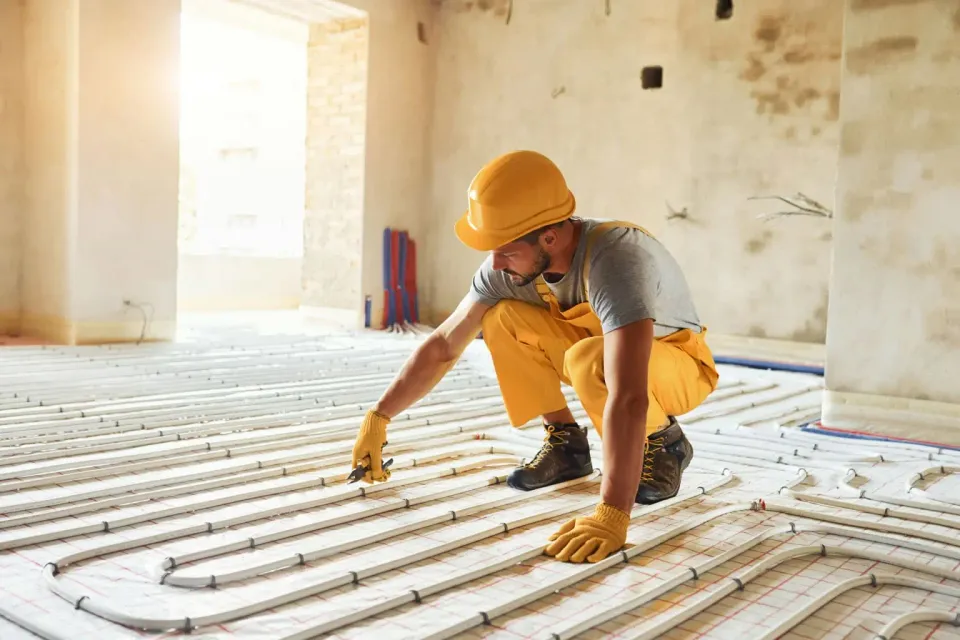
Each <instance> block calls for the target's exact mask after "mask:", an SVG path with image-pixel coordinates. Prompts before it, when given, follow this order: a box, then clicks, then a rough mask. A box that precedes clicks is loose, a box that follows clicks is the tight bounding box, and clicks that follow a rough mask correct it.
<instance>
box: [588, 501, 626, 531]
mask: <svg viewBox="0 0 960 640" xmlns="http://www.w3.org/2000/svg"><path fill="white" fill-rule="evenodd" d="M593 517H594V518H596V519H597V520H598V521H599V522H602V523H603V524H605V525H607V526H609V527H612V528H614V529H616V530H618V531H619V530H623V529H626V528H627V524H628V523H629V522H630V514H629V513H626V512H624V511H621V510H620V509H618V508H616V507H615V506H613V505H610V504H607V503H606V502H601V503H600V504H598V505H597V508H596V510H595V511H594V513H593Z"/></svg>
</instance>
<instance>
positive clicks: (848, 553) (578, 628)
mask: <svg viewBox="0 0 960 640" xmlns="http://www.w3.org/2000/svg"><path fill="white" fill-rule="evenodd" d="M722 512H723V510H722V509H721V510H718V511H717V512H710V513H709V514H706V516H708V521H714V520H716V519H717V518H718V517H722V516H723V515H726V514H725V513H722ZM702 519H703V518H701V519H699V520H698V521H697V522H698V523H699V522H701V521H702ZM683 532H684V531H680V530H676V529H674V530H670V531H669V532H668V533H672V534H673V535H679V533H683ZM808 533H819V534H829V535H836V536H843V537H848V538H852V539H861V540H868V541H870V542H878V543H880V544H885V545H888V546H902V543H901V541H900V540H898V539H897V538H893V537H890V536H878V535H871V534H864V533H861V532H858V531H856V530H855V529H847V528H841V527H833V526H830V525H820V524H814V525H809V526H807V525H799V526H798V525H797V524H795V523H790V525H789V526H785V527H778V528H776V529H773V530H768V531H765V532H763V533H760V534H757V535H755V536H753V537H752V538H750V539H749V540H747V541H745V542H743V543H741V544H739V545H737V546H736V547H734V548H732V549H729V550H728V551H726V552H724V553H723V554H721V555H718V556H714V557H712V558H709V559H708V560H705V561H703V562H700V563H698V564H696V565H686V566H683V567H681V568H679V569H678V570H676V571H673V572H670V573H667V574H665V575H663V576H662V582H660V583H659V584H657V585H656V586H655V587H653V588H650V589H647V590H645V591H644V592H642V593H640V594H638V595H637V596H635V597H633V598H631V599H629V600H627V601H625V602H623V603H621V604H619V605H617V606H615V607H612V608H610V609H607V610H605V611H603V612H600V613H591V614H590V615H588V616H587V617H586V618H585V619H582V620H576V619H574V621H572V624H567V625H566V626H564V627H562V628H560V629H555V630H554V631H553V632H552V633H551V634H550V637H552V638H554V639H555V640H570V639H572V638H574V637H576V636H577V635H579V634H581V633H583V632H585V631H587V630H589V629H593V628H595V627H597V626H600V625H602V624H605V623H607V622H610V621H612V620H614V619H615V618H617V617H619V616H621V615H624V614H626V613H629V612H631V611H633V610H634V609H637V608H639V607H642V606H644V605H646V604H648V603H650V602H652V601H653V600H656V599H657V598H660V597H662V596H663V595H665V594H666V593H668V592H670V591H672V590H674V589H676V588H678V587H680V586H681V585H683V584H685V583H687V582H690V581H693V580H698V579H699V578H700V576H703V575H706V574H707V573H708V572H710V571H712V570H714V569H716V568H717V567H719V566H720V565H722V564H724V563H726V562H729V561H731V560H733V559H734V558H736V557H738V556H740V555H742V554H744V553H747V552H749V551H750V550H752V549H754V548H755V547H757V546H758V545H760V544H761V543H763V542H766V541H768V540H771V539H773V538H777V537H780V536H784V535H788V534H789V535H793V536H799V535H804V534H808ZM670 537H673V536H670ZM646 546H647V545H644V547H646ZM911 548H913V549H915V550H918V551H923V552H926V553H931V554H933V555H943V554H942V553H941V551H942V550H941V549H939V548H938V547H934V546H932V545H922V544H913V545H912V546H911ZM810 555H823V556H826V555H830V556H834V557H836V556H839V557H851V558H862V559H867V560H874V561H878V562H890V560H888V558H889V555H887V554H882V553H878V552H874V551H868V550H857V549H849V548H846V547H834V546H828V545H824V544H815V545H807V546H802V547H797V548H795V549H790V550H787V551H781V552H779V553H776V554H774V555H772V556H769V557H767V558H765V559H764V560H762V561H760V562H758V563H755V564H754V565H752V566H749V567H747V568H746V569H744V570H743V571H740V572H738V573H735V574H733V575H732V576H727V577H726V578H723V579H721V582H722V583H723V584H722V586H720V587H719V588H717V589H712V590H711V591H709V592H707V593H706V595H705V596H703V597H700V598H699V599H696V600H693V602H692V604H688V605H687V606H684V607H682V608H680V609H679V611H677V610H671V611H669V612H668V613H667V614H666V615H663V616H657V617H654V618H652V619H650V620H648V621H647V623H646V624H644V625H643V626H642V627H640V628H639V629H635V630H634V631H633V635H630V636H624V637H630V638H632V639H633V640H638V639H642V640H652V639H654V638H658V637H660V636H661V635H662V634H665V633H667V632H669V631H670V630H671V629H674V628H676V627H677V626H678V625H680V624H683V622H685V621H686V620H689V619H690V618H692V617H694V616H695V615H697V614H699V613H701V612H703V611H704V610H706V609H708V608H709V607H711V606H713V605H715V604H717V603H718V602H720V601H721V600H722V599H723V598H725V597H726V596H728V595H730V594H731V593H733V592H734V591H742V590H743V589H744V586H745V585H747V584H748V583H749V582H750V581H751V580H753V579H755V578H757V577H758V576H760V575H761V574H762V573H764V572H766V571H768V570H770V569H773V568H775V567H776V566H778V565H780V564H782V563H784V562H787V561H789V560H793V559H795V558H800V557H804V556H810ZM892 563H893V564H896V565H898V566H901V567H903V568H908V569H914V570H918V571H926V569H927V565H924V564H920V563H916V562H913V561H906V560H905V561H900V560H897V559H894V560H893V561H892ZM926 572H927V573H929V571H926ZM934 572H935V573H936V574H937V575H938V576H939V577H945V578H953V579H956V578H957V577H958V576H960V574H957V573H956V572H952V571H947V570H944V569H937V570H935V571H934ZM688 602H690V601H689V600H688Z"/></svg>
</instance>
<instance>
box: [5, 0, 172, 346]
mask: <svg viewBox="0 0 960 640" xmlns="http://www.w3.org/2000/svg"><path fill="white" fill-rule="evenodd" d="M23 6H24V18H23V29H24V31H23V33H24V78H25V90H24V113H25V117H24V121H25V122H24V128H23V131H24V139H25V141H26V143H25V147H24V149H25V151H24V166H25V175H26V181H25V183H24V184H25V194H26V216H25V218H24V222H23V226H22V229H23V231H22V233H23V243H22V255H21V265H22V287H21V295H20V299H21V304H20V307H21V319H22V322H21V327H20V330H21V332H22V333H24V334H25V335H30V336H38V337H41V338H45V339H48V340H52V341H54V342H65V343H73V342H100V341H115V340H128V339H137V338H139V336H140V331H141V324H142V323H141V320H140V314H139V312H138V311H137V310H135V309H130V308H126V307H124V305H123V300H124V299H129V300H131V301H132V302H134V303H137V304H143V305H149V310H148V313H149V315H150V317H151V324H150V329H149V333H148V335H147V337H148V338H151V339H155V338H168V337H170V336H172V335H173V331H174V328H175V317H176V261H177V255H176V254H177V251H176V246H177V245H176V239H177V236H176V230H177V192H178V171H177V167H178V162H179V160H178V149H179V141H178V138H179V131H178V118H177V114H178V105H177V102H178V91H177V70H178V62H179V20H180V4H179V0H157V1H155V2H154V1H152V2H149V3H141V2H137V3H129V2H124V1H123V0H85V1H84V2H82V3H81V2H78V1H77V0H27V1H26V2H25V3H24V5H23Z"/></svg>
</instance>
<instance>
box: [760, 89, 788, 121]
mask: <svg viewBox="0 0 960 640" xmlns="http://www.w3.org/2000/svg"><path fill="white" fill-rule="evenodd" d="M750 97H751V98H753V99H754V100H756V101H757V113H758V114H761V115H762V114H764V113H774V114H781V115H782V114H784V113H790V104H789V103H788V102H787V101H786V100H784V99H783V95H782V94H781V93H778V92H776V91H751V92H750Z"/></svg>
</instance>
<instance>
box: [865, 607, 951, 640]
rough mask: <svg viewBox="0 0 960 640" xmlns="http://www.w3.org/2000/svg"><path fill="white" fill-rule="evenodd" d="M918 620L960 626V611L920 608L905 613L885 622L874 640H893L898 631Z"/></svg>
mask: <svg viewBox="0 0 960 640" xmlns="http://www.w3.org/2000/svg"><path fill="white" fill-rule="evenodd" d="M917 622H946V623H949V624H952V625H953V626H955V627H960V613H954V612H953V611H946V610H943V611H941V610H937V609H918V610H916V611H911V612H910V613H904V614H901V615H899V616H897V617H896V618H894V619H893V620H891V621H890V622H888V623H887V624H885V625H884V626H883V628H882V629H880V633H878V634H877V635H876V636H874V640H893V639H894V636H896V635H897V632H898V631H900V630H901V629H903V628H904V627H906V626H908V625H911V624H916V623H917Z"/></svg>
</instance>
